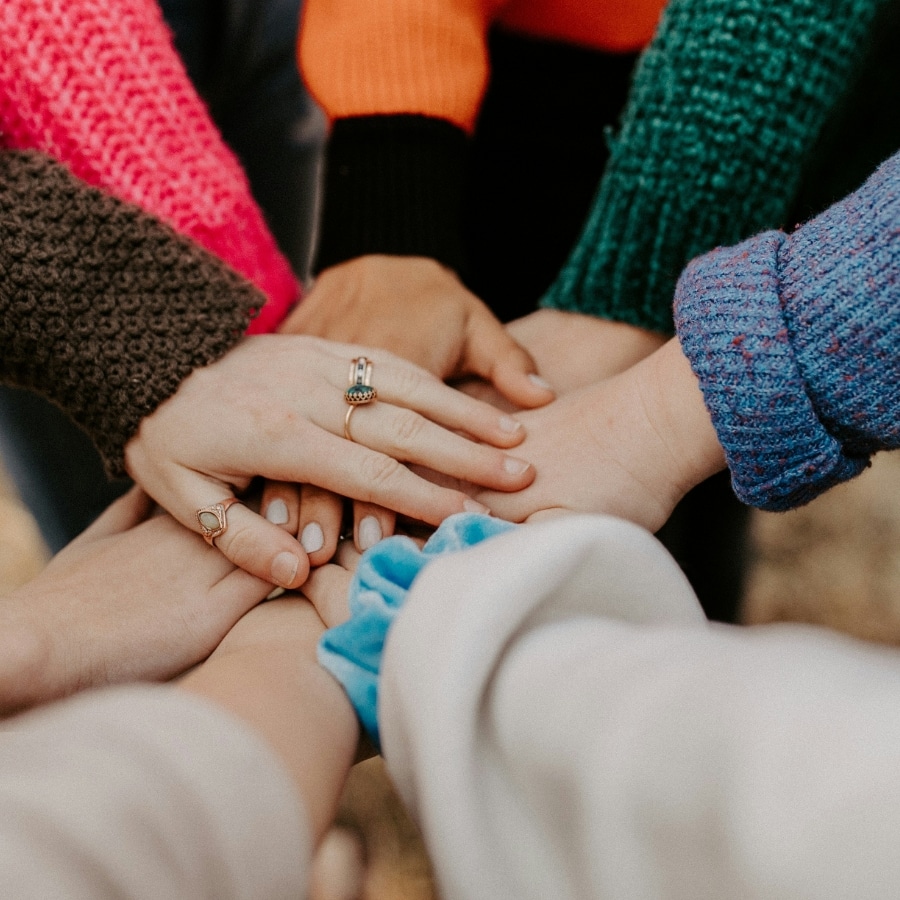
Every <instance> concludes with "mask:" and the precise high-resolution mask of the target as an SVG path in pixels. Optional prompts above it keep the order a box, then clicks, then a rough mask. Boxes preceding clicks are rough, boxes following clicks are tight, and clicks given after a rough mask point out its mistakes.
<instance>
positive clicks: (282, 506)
mask: <svg viewBox="0 0 900 900" xmlns="http://www.w3.org/2000/svg"><path fill="white" fill-rule="evenodd" d="M266 518H267V519H268V520H269V521H270V522H271V523H272V524H273V525H286V524H287V520H288V519H289V518H290V516H288V508H287V503H285V502H284V500H281V499H276V500H273V501H272V502H271V503H270V504H269V505H268V506H267V507H266Z"/></svg>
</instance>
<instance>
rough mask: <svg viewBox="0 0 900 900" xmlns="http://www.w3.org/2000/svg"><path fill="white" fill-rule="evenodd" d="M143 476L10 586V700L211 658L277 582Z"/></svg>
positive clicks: (2, 682) (40, 697)
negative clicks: (34, 571) (190, 525)
mask: <svg viewBox="0 0 900 900" xmlns="http://www.w3.org/2000/svg"><path fill="white" fill-rule="evenodd" d="M151 505H152V504H151V502H150V500H149V498H148V497H147V496H146V495H145V494H143V493H142V492H141V491H140V490H138V489H137V488H135V489H133V490H132V491H131V492H129V493H128V494H127V495H126V496H124V497H122V498H121V499H120V500H118V501H116V502H115V503H114V504H113V505H112V506H111V507H110V508H109V509H108V510H107V511H106V512H105V513H104V514H103V515H102V516H101V517H100V518H99V519H98V520H97V521H96V522H95V523H94V524H93V525H92V526H91V527H90V528H89V529H88V530H87V531H85V532H84V534H82V535H81V536H80V537H78V538H77V539H76V540H74V541H73V542H72V543H71V544H69V546H68V547H66V548H65V549H64V550H62V551H61V552H60V553H58V554H57V555H56V556H55V557H54V558H53V559H52V560H51V561H50V563H49V565H48V566H47V567H46V568H45V569H44V571H43V572H42V573H41V574H40V575H39V576H38V577H37V578H35V579H33V580H32V581H30V582H29V583H28V584H26V585H25V586H24V587H22V588H20V589H18V590H16V591H14V592H13V593H12V594H9V595H7V596H5V597H3V598H0V712H4V713H5V712H10V711H12V710H15V709H18V708H22V707H25V706H30V705H33V704H36V703H42V702H45V701H48V700H52V699H54V698H57V697H62V696H65V695H67V694H71V693H74V692H75V691H79V690H82V689H84V688H88V687H97V686H100V685H105V684H114V683H119V682H125V681H135V680H145V681H146V680H164V679H168V678H171V677H173V676H174V675H178V674H180V673H181V672H183V671H184V670H185V669H187V668H189V667H190V666H193V665H195V664H196V663H198V662H200V661H201V660H202V659H204V658H205V657H206V656H208V655H209V653H210V652H211V651H212V650H213V649H214V648H215V647H216V645H217V644H218V643H219V641H221V640H222V638H223V637H224V636H225V635H226V634H227V633H228V631H229V629H230V628H231V627H232V626H233V625H234V624H235V623H236V622H237V621H238V620H239V619H240V618H241V616H242V615H243V614H244V613H246V612H247V611H248V610H249V609H250V608H251V607H253V606H254V605H256V604H257V603H258V602H259V601H260V600H262V599H263V597H265V596H266V594H267V593H269V591H270V590H271V585H269V584H268V583H267V582H266V581H263V580H261V579H258V578H254V577H253V576H252V575H248V574H247V573H246V572H243V571H241V570H240V569H237V568H235V566H234V565H232V564H231V563H230V562H229V561H228V560H227V559H226V558H225V557H224V556H223V555H222V554H221V553H215V552H213V551H211V550H210V549H209V547H207V546H206V544H204V542H203V540H202V539H201V538H200V537H199V536H198V535H194V534H191V533H189V532H188V531H186V530H185V529H184V528H182V527H181V525H179V524H178V523H177V522H175V521H174V520H173V519H171V518H169V517H168V516H157V517H155V518H147V515H148V513H149V510H150V507H151Z"/></svg>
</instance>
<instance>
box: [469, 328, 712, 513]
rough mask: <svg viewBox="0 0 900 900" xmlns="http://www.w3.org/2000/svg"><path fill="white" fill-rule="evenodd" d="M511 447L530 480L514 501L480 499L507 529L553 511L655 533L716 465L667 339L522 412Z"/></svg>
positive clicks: (695, 398)
mask: <svg viewBox="0 0 900 900" xmlns="http://www.w3.org/2000/svg"><path fill="white" fill-rule="evenodd" d="M521 419H522V421H523V422H525V424H526V427H527V428H528V436H527V438H526V439H525V442H524V443H523V444H522V445H521V447H519V448H518V452H520V453H521V454H522V455H523V456H524V457H525V458H526V459H528V460H530V461H531V462H532V463H533V464H534V466H535V468H536V470H537V477H536V478H535V480H534V482H533V483H532V485H531V486H530V487H528V488H526V489H525V490H524V491H520V492H519V493H518V494H514V495H509V496H503V495H500V494H497V493H494V492H489V491H480V492H476V494H475V496H476V497H477V498H478V499H479V500H481V501H482V502H484V503H487V504H489V505H490V507H491V509H492V511H493V512H494V514H495V515H498V516H502V517H503V518H505V519H510V520H512V521H515V522H521V521H524V520H526V519H533V518H538V517H540V516H543V515H548V514H551V513H554V512H559V511H580V512H604V513H610V514H612V515H617V516H621V517H623V518H626V519H631V520H632V521H634V522H637V523H638V524H640V525H643V526H644V527H645V528H647V529H649V530H650V531H656V530H658V529H659V528H660V527H661V526H662V525H663V523H664V522H665V521H666V519H667V518H668V517H669V514H670V513H671V511H672V509H673V508H674V506H675V504H676V503H677V502H678V500H680V499H681V497H682V496H683V495H684V494H685V493H686V492H687V491H688V490H689V489H690V488H691V487H693V486H694V485H695V484H699V482H701V481H703V480H704V479H705V478H707V477H708V476H710V475H712V474H713V473H714V472H717V471H718V470H719V469H721V468H723V467H724V464H725V459H724V455H723V453H722V448H721V447H720V446H719V443H718V440H717V439H716V433H715V431H714V430H713V427H712V422H711V421H710V418H709V414H708V413H707V411H706V407H705V405H704V403H703V396H702V394H701V392H700V387H699V385H698V383H697V379H696V377H695V376H694V373H693V372H692V371H691V368H690V364H689V363H688V361H687V360H686V359H685V357H684V356H683V354H682V353H681V348H680V346H679V345H678V342H677V341H676V340H674V339H673V340H671V341H670V342H669V343H668V344H666V345H665V346H664V347H663V348H661V349H660V350H658V351H657V352H656V353H654V354H652V355H651V356H650V357H648V358H647V359H646V360H644V361H642V362H640V363H638V364H637V365H636V366H633V367H632V368H630V369H628V370H627V371H626V372H623V373H622V374H620V375H616V376H614V377H612V378H609V379H607V380H605V381H601V382H599V383H598V384H595V385H593V386H591V387H587V388H582V389H580V390H577V391H572V392H571V393H568V394H566V395H564V396H563V397H560V398H559V399H558V400H555V401H554V402H553V403H551V404H550V405H549V406H546V407H544V408H543V409H539V410H532V411H530V412H527V413H522V414H521Z"/></svg>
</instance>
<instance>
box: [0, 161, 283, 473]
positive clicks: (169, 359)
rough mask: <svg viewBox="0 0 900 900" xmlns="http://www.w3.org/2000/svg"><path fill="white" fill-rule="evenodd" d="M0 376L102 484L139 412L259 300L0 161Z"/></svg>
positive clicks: (108, 201)
mask: <svg viewBox="0 0 900 900" xmlns="http://www.w3.org/2000/svg"><path fill="white" fill-rule="evenodd" d="M0 221H2V223H3V228H2V230H0V347H2V354H0V381H2V382H5V383H8V384H13V385H16V386H19V387H25V388H31V389H33V390H36V391H38V392H39V393H41V394H44V395H45V396H46V397H48V398H49V399H50V400H52V401H53V402H55V403H56V404H58V405H59V406H60V407H62V409H63V410H65V411H66V412H67V413H68V414H69V415H70V416H71V417H72V418H73V419H74V420H75V421H76V422H77V423H78V424H79V425H81V426H82V427H83V428H84V429H85V430H86V431H87V433H88V434H89V435H90V437H91V438H92V439H93V441H94V443H95V444H96V445H97V447H98V449H99V450H100V453H101V454H102V456H103V458H104V461H105V463H106V467H107V471H108V473H109V474H110V476H113V477H115V476H119V475H123V474H124V473H125V470H124V464H123V458H122V454H123V449H124V446H125V444H126V443H127V442H128V440H129V439H130V438H131V437H132V435H133V434H134V433H135V432H136V431H137V428H138V425H139V423H140V421H141V419H142V418H144V416H146V415H149V414H150V413H152V412H153V411H154V410H155V409H156V407H157V406H159V404H160V403H162V402H163V401H164V400H165V399H166V398H168V397H169V396H171V395H172V394H173V393H174V392H175V391H176V389H177V388H178V385H179V384H180V382H181V381H182V380H183V379H184V378H185V377H186V376H187V375H189V374H190V373H191V371H193V370H194V369H195V368H197V367H199V366H204V365H207V364H209V363H211V362H213V361H215V360H216V359H218V358H219V357H220V356H222V355H223V354H224V353H225V352H226V351H227V350H229V349H230V348H231V347H232V346H233V345H234V344H235V343H237V341H238V340H239V339H240V337H241V335H242V333H243V332H244V330H245V329H246V327H247V324H248V322H249V319H250V315H251V313H252V312H253V311H254V310H255V309H258V308H259V307H260V306H261V304H262V303H263V302H264V300H265V298H264V297H263V295H262V294H261V293H260V292H259V291H258V290H257V289H256V288H254V287H253V286H252V285H250V284H249V283H248V282H245V281H244V280H243V279H242V278H241V277H240V276H238V275H237V274H236V273H234V272H233V271H232V270H231V269H229V268H228V267H227V266H225V265H224V264H223V263H222V262H220V261H219V260H218V259H216V258H215V257H214V256H211V255H210V254H208V253H206V252H205V251H204V250H202V249H201V248H200V247H198V246H197V245H196V244H195V243H194V242H193V241H191V240H189V239H187V238H185V237H183V236H181V235H178V234H177V233H176V232H174V231H173V230H172V229H171V228H170V227H168V226H167V225H164V224H162V223H161V222H159V221H157V220H156V219H153V218H152V217H150V216H148V215H147V214H145V213H143V212H142V211H141V210H139V209H137V208H136V207H133V206H130V205H128V204H125V203H122V202H121V201H119V200H117V199H115V198H113V197H110V196H108V195H106V194H104V193H103V192H101V191H99V190H96V189H94V188H91V187H88V186H87V185H85V184H84V183H83V182H81V181H79V180H78V179H77V178H75V177H74V176H72V174H71V173H69V172H68V171H67V170H66V169H65V168H63V167H62V166H61V165H59V164H58V163H56V162H54V161H52V160H51V159H49V158H48V157H46V156H43V155H41V154H38V153H35V152H28V153H23V152H12V151H7V152H4V153H0Z"/></svg>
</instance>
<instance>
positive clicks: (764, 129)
mask: <svg viewBox="0 0 900 900" xmlns="http://www.w3.org/2000/svg"><path fill="white" fill-rule="evenodd" d="M881 5H882V0H829V2H826V3H821V2H817V0H799V2H798V0H791V2H778V3H771V2H766V0H740V2H739V3H734V2H733V0H672V2H671V3H670V4H669V6H668V7H667V9H666V13H665V15H664V16H663V20H662V23H661V25H660V28H659V31H658V33H657V35H656V37H655V39H654V41H653V43H652V44H651V46H650V48H649V49H648V51H647V52H646V54H645V55H644V57H643V59H642V61H641V63H640V65H639V68H638V70H637V72H636V74H635V79H634V84H633V87H632V91H631V96H630V99H629V103H628V107H627V109H626V111H625V115H624V117H623V121H622V126H621V129H620V130H619V132H618V134H617V135H616V136H615V137H614V138H613V139H612V142H611V151H610V153H611V155H610V160H609V163H608V165H607V168H606V171H605V173H604V175H603V179H602V182H601V184H600V188H599V191H598V193H597V196H596V199H595V202H594V206H593V208H592V210H591V213H590V215H589V217H588V221H587V223H586V225H585V228H584V231H583V233H582V236H581V238H580V239H579V241H578V244H577V245H576V247H575V248H574V250H573V251H572V255H571V256H570V258H569V260H568V261H567V263H566V264H565V266H564V267H563V269H562V271H561V272H560V274H559V277H558V278H557V281H556V283H555V284H554V285H553V286H552V287H551V289H550V291H549V292H548V293H547V295H546V296H545V297H544V299H543V305H546V306H552V307H556V308H559V309H566V310H571V311H575V312H582V313H590V314H592V315H600V316H605V317H607V318H611V319H614V320H617V321H623V322H629V323H631V324H633V325H638V326H641V327H643V328H649V329H652V330H655V331H662V332H671V330H672V317H671V297H672V290H673V288H674V286H675V282H676V280H677V278H678V275H679V273H680V272H681V269H682V268H683V267H684V265H685V264H686V263H687V262H688V261H689V260H690V259H692V258H693V257H694V256H696V255H697V254H699V253H703V252H706V251H707V250H710V249H712V248H713V247H714V246H716V245H717V244H725V243H734V242H736V241H739V240H741V239H742V238H744V237H746V236H747V235H749V234H752V233H754V232H756V231H759V230H760V229H762V228H772V227H776V226H781V225H783V224H784V217H785V216H786V214H787V212H788V209H789V206H790V204H791V202H792V200H793V197H794V195H795V192H796V190H797V188H798V185H799V182H800V176H801V174H802V171H803V165H804V162H805V161H806V160H807V159H808V157H809V155H810V151H811V150H812V148H813V146H814V144H815V142H816V140H817V138H818V137H819V135H820V133H821V131H822V128H823V126H824V124H825V122H826V120H827V118H828V115H829V113H830V112H831V110H832V109H833V108H834V107H835V106H836V104H837V103H838V101H839V100H840V99H841V97H842V95H843V94H844V92H845V91H846V89H847V88H848V87H849V85H850V83H851V81H852V76H853V73H854V71H855V69H856V67H857V66H858V64H859V62H860V61H861V59H862V58H863V55H864V52H865V49H866V46H867V38H868V34H869V29H870V26H871V24H872V21H873V18H874V16H875V13H876V12H877V10H878V8H879V7H880V6H881Z"/></svg>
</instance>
